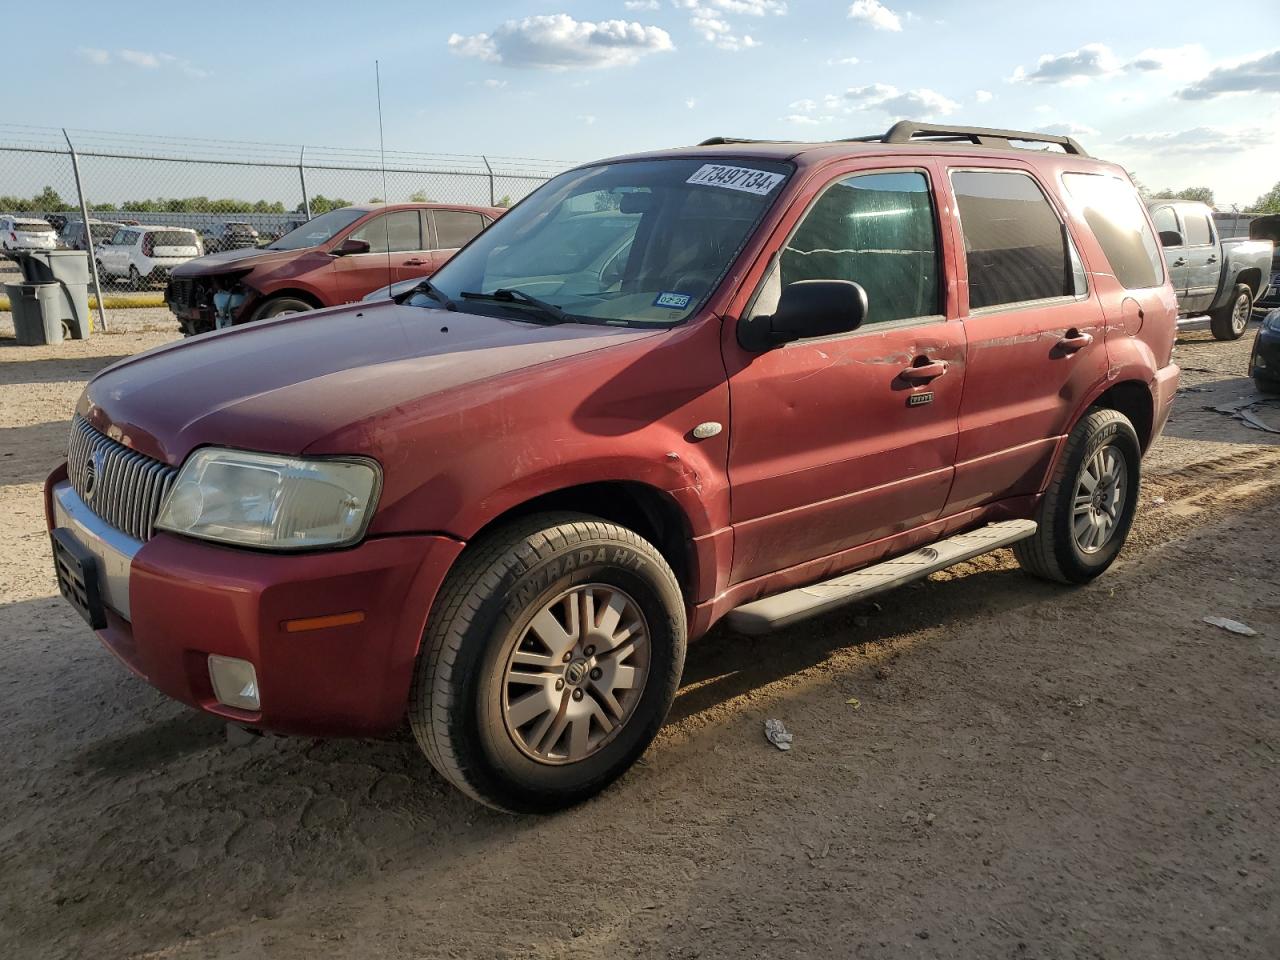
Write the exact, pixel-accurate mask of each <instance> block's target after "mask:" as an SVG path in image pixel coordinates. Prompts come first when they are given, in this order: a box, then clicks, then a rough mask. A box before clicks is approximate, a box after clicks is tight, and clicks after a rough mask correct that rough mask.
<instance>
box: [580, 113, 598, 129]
mask: <svg viewBox="0 0 1280 960" xmlns="http://www.w3.org/2000/svg"><path fill="white" fill-rule="evenodd" d="M578 119H579V120H581V121H582V122H583V123H585V124H586V125H587V126H588V127H590V126H593V125H594V124H595V122H596V118H595V115H594V114H591V113H584V114H583V115H582V116H580V117H579V118H578Z"/></svg>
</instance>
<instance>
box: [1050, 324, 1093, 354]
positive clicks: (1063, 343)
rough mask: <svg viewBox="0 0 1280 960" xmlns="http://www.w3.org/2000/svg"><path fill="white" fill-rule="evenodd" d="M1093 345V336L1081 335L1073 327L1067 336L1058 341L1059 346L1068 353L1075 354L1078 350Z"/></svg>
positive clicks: (1088, 334)
mask: <svg viewBox="0 0 1280 960" xmlns="http://www.w3.org/2000/svg"><path fill="white" fill-rule="evenodd" d="M1091 343H1093V334H1091V333H1081V332H1080V331H1079V330H1077V329H1075V328H1074V327H1072V328H1071V329H1070V330H1068V331H1067V335H1066V336H1065V337H1063V338H1062V339H1061V340H1059V341H1058V346H1059V347H1060V348H1061V349H1063V350H1065V351H1066V352H1067V353H1075V352H1076V351H1077V350H1083V349H1084V348H1085V347H1087V346H1088V345H1089V344H1091Z"/></svg>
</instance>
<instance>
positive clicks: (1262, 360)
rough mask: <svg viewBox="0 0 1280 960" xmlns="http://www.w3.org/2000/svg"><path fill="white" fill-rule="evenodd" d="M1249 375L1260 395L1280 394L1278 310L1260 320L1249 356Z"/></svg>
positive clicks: (1279, 315) (1279, 325)
mask: <svg viewBox="0 0 1280 960" xmlns="http://www.w3.org/2000/svg"><path fill="white" fill-rule="evenodd" d="M1249 375H1250V376H1251V377H1253V382H1254V384H1255V385H1256V386H1257V388H1258V390H1259V391H1261V392H1262V393H1280V309H1276V310H1272V311H1271V312H1270V313H1268V314H1267V315H1266V316H1265V317H1264V318H1263V320H1262V326H1261V327H1259V328H1258V335H1257V336H1256V337H1254V339H1253V350H1252V351H1251V352H1250V354H1249Z"/></svg>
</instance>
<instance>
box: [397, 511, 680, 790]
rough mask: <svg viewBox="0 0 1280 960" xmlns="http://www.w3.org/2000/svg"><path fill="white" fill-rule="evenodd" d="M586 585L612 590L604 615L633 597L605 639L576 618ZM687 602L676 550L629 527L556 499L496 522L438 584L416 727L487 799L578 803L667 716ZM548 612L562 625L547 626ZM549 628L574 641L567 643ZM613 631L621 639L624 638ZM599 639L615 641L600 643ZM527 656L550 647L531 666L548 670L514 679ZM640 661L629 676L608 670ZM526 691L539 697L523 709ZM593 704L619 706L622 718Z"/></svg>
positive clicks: (414, 700)
mask: <svg viewBox="0 0 1280 960" xmlns="http://www.w3.org/2000/svg"><path fill="white" fill-rule="evenodd" d="M588 592H589V593H590V594H591V596H592V598H593V599H599V600H600V601H601V602H603V603H605V604H606V606H605V607H604V608H602V609H601V612H600V613H599V614H598V615H597V623H598V624H604V623H607V622H608V617H607V616H606V613H607V611H608V610H609V609H612V607H611V604H612V603H613V602H614V601H617V603H618V605H619V606H620V607H625V609H624V612H623V614H622V616H621V619H615V621H614V622H615V623H617V624H619V627H618V628H617V629H616V630H613V631H611V632H606V633H598V632H597V633H596V634H594V637H595V639H593V635H590V634H589V635H587V636H585V637H584V636H582V634H581V633H580V632H576V631H574V628H573V619H571V618H570V614H573V611H575V610H576V611H578V613H577V614H575V615H574V617H575V618H581V610H582V609H583V608H584V605H583V604H582V603H581V599H582V596H583V595H585V594H587V593H588ZM566 594H567V596H566ZM619 596H621V598H622V599H621V600H620V601H619V600H617V598H618V597H619ZM627 604H630V605H627ZM590 609H596V608H595V607H591V608H590ZM684 611H685V608H684V600H683V597H682V595H681V592H680V586H679V584H678V583H677V581H676V577H675V574H674V573H672V571H671V568H670V567H669V566H668V565H667V562H666V561H665V560H664V559H663V557H662V555H661V554H660V553H659V552H658V551H657V549H656V548H655V547H654V546H653V545H652V544H650V543H649V542H648V541H646V540H644V539H643V538H642V537H640V536H638V535H637V534H636V533H634V532H633V531H631V530H628V529H626V528H625V527H620V526H618V525H617V524H613V523H607V522H605V521H603V520H597V519H594V518H592V517H589V516H585V515H582V514H573V513H555V514H541V515H537V516H533V517H529V518H527V519H525V520H521V521H518V522H515V523H513V524H511V525H509V526H507V527H504V528H502V529H500V530H497V531H495V532H494V533H492V534H490V535H488V536H486V537H484V538H483V539H481V540H477V541H476V542H475V543H473V544H472V545H471V546H469V547H468V548H467V549H466V551H465V552H464V553H463V555H462V556H461V557H460V558H459V560H458V562H457V563H456V564H455V565H454V569H453V570H451V571H450V573H449V575H448V577H447V578H446V579H445V583H444V585H443V587H442V588H441V590H440V593H439V595H438V596H437V597H436V600H435V604H434V606H433V609H432V613H431V616H430V618H429V620H428V623H427V629H426V633H425V635H424V637H423V643H422V649H421V650H420V652H419V655H418V662H417V665H416V668H415V675H414V681H413V687H412V690H411V692H410V695H409V723H410V727H411V729H412V730H413V734H414V737H415V739H416V740H417V741H418V745H419V746H420V747H421V748H422V750H423V752H424V753H425V754H426V755H427V759H428V760H430V761H431V764H432V766H434V767H435V768H436V770H438V771H439V772H440V773H441V774H442V775H443V776H444V777H445V778H446V779H447V780H449V781H450V782H451V783H453V784H454V785H455V786H456V787H458V788H459V789H460V790H462V791H463V792H464V793H466V794H468V795H470V796H471V797H474V798H475V799H476V800H479V801H480V802H481V803H484V804H487V805H488V806H491V807H494V808H496V809H499V810H505V811H508V812H511V813H548V812H551V811H554V810H558V809H562V808H564V807H569V806H572V805H573V804H576V803H579V802H581V801H582V800H585V799H587V798H588V797H590V796H593V795H594V794H596V793H598V792H599V791H601V790H603V789H604V788H605V787H606V786H608V785H609V784H610V783H612V782H613V781H614V780H615V779H616V778H617V777H619V776H620V775H621V774H622V773H624V772H625V771H626V770H627V768H629V767H630V766H631V764H632V763H634V762H635V760H636V759H637V758H638V757H639V756H640V754H641V753H643V752H644V750H645V748H646V747H648V745H649V743H650V742H651V741H652V740H653V738H654V736H655V735H656V734H657V732H658V729H659V728H660V727H661V726H662V723H663V721H664V720H665V719H666V715H667V711H668V710H669V709H670V707H671V702H672V700H673V699H674V697H675V692H676V687H677V685H678V684H679V681H680V674H681V671H682V670H683V668H684V653H685V627H686V625H685V612H684ZM546 617H551V618H552V629H551V630H548V629H547V628H546V627H545V626H544V627H543V628H541V629H535V627H534V626H533V624H532V621H534V620H535V619H536V620H537V621H538V622H542V623H544V624H546V623H547V622H548V621H547V620H545V618H546ZM582 622H585V621H582ZM637 623H638V624H639V625H640V626H639V629H636V624H637ZM566 628H567V629H566ZM597 629H599V627H598V628H597ZM604 629H605V630H606V631H610V628H608V627H605V628H604ZM628 630H630V634H631V635H630V637H627V636H626V634H627V632H628ZM543 636H549V637H553V638H554V637H560V638H562V639H563V640H564V641H566V643H571V644H573V646H571V647H569V648H568V649H569V651H570V652H569V653H565V654H563V655H560V656H558V657H557V652H558V651H557V649H556V646H557V645H556V644H555V643H553V642H547V643H544V642H543V641H542V639H541V638H542V637H543ZM575 636H576V637H577V639H576V640H575V639H574V637H575ZM610 636H612V637H623V639H620V640H618V641H617V644H616V646H612V644H613V640H612V639H610V640H605V639H603V638H605V637H610ZM593 643H601V644H602V645H604V644H606V643H608V644H610V645H611V646H607V647H606V648H605V650H604V652H603V653H599V654H598V655H595V656H592V651H593V650H594V647H593V646H591V644H593ZM646 646H647V649H646ZM628 647H630V648H631V649H628ZM616 650H621V651H623V653H621V654H620V655H619V656H617V657H616V658H615V659H610V654H611V653H612V651H616ZM517 656H519V657H520V658H521V661H520V662H521V663H526V662H528V663H532V662H533V661H534V660H538V661H541V662H540V663H539V664H538V665H536V666H534V665H531V666H528V667H522V668H521V670H528V671H530V672H531V674H532V675H533V676H534V678H535V679H536V680H537V681H538V682H536V683H531V684H529V685H524V684H521V683H519V682H518V681H512V680H511V679H510V678H511V677H512V676H513V675H514V670H512V667H513V665H514V663H515V659H514V658H516V657H517ZM565 657H569V658H570V660H569V661H568V662H566V661H565ZM628 666H629V667H630V668H631V669H630V671H629V673H628V675H627V677H628V679H629V680H630V681H631V684H632V685H631V686H630V687H629V688H625V689H624V688H623V684H622V683H621V682H620V683H619V684H616V685H615V684H612V683H610V678H611V677H612V678H616V679H618V680H619V681H622V679H623V671H624V670H627V667H628ZM605 671H607V673H606V672H605ZM602 674H603V677H602ZM520 676H522V677H524V676H526V675H525V674H524V673H521V674H520ZM575 677H576V679H575ZM557 682H558V683H560V684H561V686H556V685H555V684H556V683H557ZM605 688H608V689H609V690H610V692H609V693H608V698H609V700H612V704H611V705H610V704H609V702H608V700H606V699H605V698H604V695H603V694H601V692H600V691H601V690H603V689H605ZM527 700H528V701H535V702H534V704H533V706H532V708H531V710H530V711H529V712H528V713H527V715H526V714H525V713H524V712H522V713H521V714H520V715H517V711H518V710H519V708H520V705H521V704H522V703H524V702H525V701H527ZM543 701H546V703H549V704H550V706H547V705H545V704H544V703H543ZM525 707H526V708H528V707H529V704H528V703H525ZM610 710H612V711H613V713H612V716H610V714H609V712H608V711H610ZM552 711H556V712H554V713H552ZM584 712H585V713H592V714H593V716H604V717H606V718H607V719H609V720H610V722H611V724H612V730H611V732H610V731H607V730H606V728H604V726H603V725H602V724H601V723H600V721H599V720H597V719H593V718H592V717H587V718H586V719H581V718H582V715H583V713H584ZM570 717H577V718H578V719H574V720H572V721H570V720H569V718H570ZM562 720H563V721H564V723H561V721H562ZM614 720H617V721H618V722H616V723H614V722H613V721H614ZM580 724H581V727H580V726H579V725H580ZM557 725H559V726H557ZM580 731H581V732H582V737H581V741H579V740H578V733H579V732H580ZM592 732H594V734H595V737H596V739H595V741H594V742H588V738H589V737H590V735H591V733H592ZM575 749H577V752H579V753H581V756H579V757H576V758H575V757H574V756H573V753H574V751H575ZM584 749H585V751H586V752H583V750H584Z"/></svg>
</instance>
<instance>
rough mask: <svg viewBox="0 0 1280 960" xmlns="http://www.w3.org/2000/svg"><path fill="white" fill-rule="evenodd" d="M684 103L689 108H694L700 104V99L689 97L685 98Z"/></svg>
mask: <svg viewBox="0 0 1280 960" xmlns="http://www.w3.org/2000/svg"><path fill="white" fill-rule="evenodd" d="M684 105H685V107H686V108H687V109H689V110H692V109H693V108H694V107H696V106H697V105H698V101H697V100H695V99H693V97H688V98H687V99H686V100H685V102H684Z"/></svg>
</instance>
